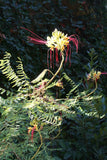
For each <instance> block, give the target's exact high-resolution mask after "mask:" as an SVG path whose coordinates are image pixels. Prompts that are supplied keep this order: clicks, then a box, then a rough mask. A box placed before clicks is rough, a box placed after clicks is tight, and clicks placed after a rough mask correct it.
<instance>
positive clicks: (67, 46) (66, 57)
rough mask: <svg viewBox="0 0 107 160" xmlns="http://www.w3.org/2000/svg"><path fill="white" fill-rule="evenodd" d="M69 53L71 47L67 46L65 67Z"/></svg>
mask: <svg viewBox="0 0 107 160" xmlns="http://www.w3.org/2000/svg"><path fill="white" fill-rule="evenodd" d="M68 52H69V45H67V50H66V58H65V65H66V63H67V59H68Z"/></svg>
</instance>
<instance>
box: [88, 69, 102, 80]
mask: <svg viewBox="0 0 107 160" xmlns="http://www.w3.org/2000/svg"><path fill="white" fill-rule="evenodd" d="M100 75H101V72H100V71H98V72H97V71H93V70H92V71H91V72H90V73H89V74H88V75H87V80H89V79H92V80H94V81H95V80H97V79H99V78H100Z"/></svg>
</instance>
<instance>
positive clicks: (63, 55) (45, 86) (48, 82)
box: [45, 53, 64, 88]
mask: <svg viewBox="0 0 107 160" xmlns="http://www.w3.org/2000/svg"><path fill="white" fill-rule="evenodd" d="M61 56H62V60H61V64H60V66H59V68H58V70H57V71H56V73H55V74H54V75H53V77H52V78H51V79H50V80H49V82H48V83H47V84H46V85H45V88H46V87H47V86H48V85H49V84H50V83H51V82H52V81H53V79H54V78H55V77H56V76H57V74H58V73H59V72H60V70H61V68H62V66H63V62H64V55H63V53H61Z"/></svg>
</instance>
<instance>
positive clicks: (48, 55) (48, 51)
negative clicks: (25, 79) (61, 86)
mask: <svg viewBox="0 0 107 160" xmlns="http://www.w3.org/2000/svg"><path fill="white" fill-rule="evenodd" d="M47 66H48V69H49V50H48V52H47Z"/></svg>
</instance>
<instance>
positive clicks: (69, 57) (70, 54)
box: [69, 46, 71, 67]
mask: <svg viewBox="0 0 107 160" xmlns="http://www.w3.org/2000/svg"><path fill="white" fill-rule="evenodd" d="M69 67H71V46H70V49H69Z"/></svg>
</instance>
